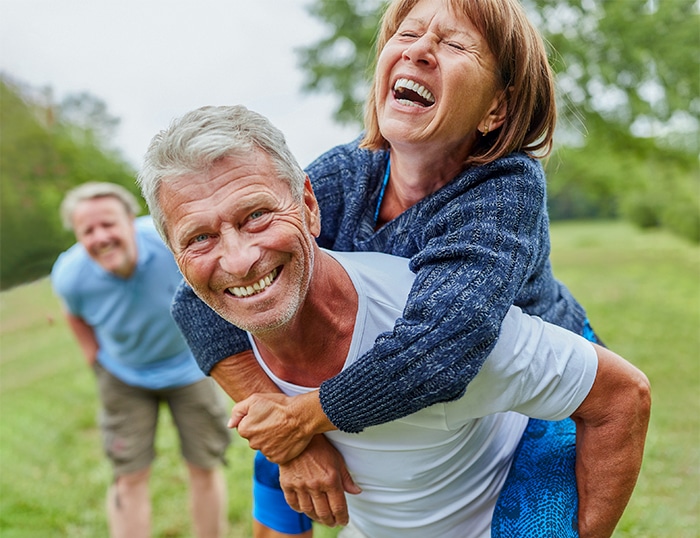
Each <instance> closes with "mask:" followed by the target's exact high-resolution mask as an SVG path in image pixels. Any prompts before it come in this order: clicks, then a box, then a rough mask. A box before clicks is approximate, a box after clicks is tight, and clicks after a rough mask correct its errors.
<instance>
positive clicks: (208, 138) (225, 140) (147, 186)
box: [137, 105, 306, 245]
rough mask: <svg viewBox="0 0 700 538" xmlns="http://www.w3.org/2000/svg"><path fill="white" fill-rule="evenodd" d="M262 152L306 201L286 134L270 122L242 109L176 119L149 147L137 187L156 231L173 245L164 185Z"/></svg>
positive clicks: (201, 112)
mask: <svg viewBox="0 0 700 538" xmlns="http://www.w3.org/2000/svg"><path fill="white" fill-rule="evenodd" d="M257 149H259V150H262V151H264V152H265V153H266V154H267V155H268V156H269V157H270V159H271V160H272V163H273V165H274V167H275V169H276V171H277V172H278V175H279V177H278V178H276V179H281V180H283V181H287V182H288V184H289V186H290V189H291V192H292V195H294V197H295V198H296V199H299V200H301V199H303V195H304V181H305V179H306V175H305V174H304V171H303V170H302V168H301V167H300V166H299V164H298V163H297V160H296V159H295V158H294V155H292V152H291V151H290V150H289V148H288V147H287V143H286V141H285V139H284V135H283V134H282V132H281V131H280V130H279V129H277V128H276V127H275V126H274V125H272V123H270V121H269V120H268V119H267V118H265V117H264V116H262V115H261V114H258V113H257V112H253V111H251V110H248V109H247V108H245V107H244V106H240V105H238V106H206V107H202V108H199V109H197V110H193V111H191V112H188V113H187V114H185V115H184V116H182V117H181V118H179V119H176V120H175V121H174V122H173V123H172V124H171V125H170V127H169V128H168V129H167V130H165V131H161V132H160V133H158V134H157V135H156V136H155V137H153V140H151V143H150V145H149V147H148V150H147V152H146V156H145V157H144V162H143V166H142V168H141V171H140V173H139V175H138V179H137V181H138V184H139V186H140V187H141V192H142V193H143V197H144V198H145V199H146V203H147V204H148V208H149V209H150V212H151V216H152V217H153V222H154V223H155V226H156V228H157V229H158V231H159V232H160V234H161V236H162V237H163V239H164V240H165V242H166V244H168V245H170V241H169V239H168V236H167V232H166V227H165V215H164V214H163V210H162V208H161V205H160V201H159V199H158V193H159V190H160V186H161V184H162V183H163V182H167V181H171V180H173V179H177V178H181V177H183V176H186V175H190V174H192V175H194V174H202V173H206V172H207V171H208V170H209V169H210V168H211V167H212V166H214V165H215V164H217V163H218V162H220V161H221V160H222V159H225V158H227V157H234V158H235V157H242V158H245V157H247V156H249V155H250V154H251V152H253V151H255V150H257Z"/></svg>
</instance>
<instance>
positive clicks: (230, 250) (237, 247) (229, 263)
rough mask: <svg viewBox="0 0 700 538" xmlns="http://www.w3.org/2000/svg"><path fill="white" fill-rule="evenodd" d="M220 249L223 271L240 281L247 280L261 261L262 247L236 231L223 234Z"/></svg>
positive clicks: (220, 263)
mask: <svg viewBox="0 0 700 538" xmlns="http://www.w3.org/2000/svg"><path fill="white" fill-rule="evenodd" d="M219 247H220V249H221V252H220V256H219V265H220V266H221V269H223V270H224V271H226V272H227V273H228V274H230V275H232V276H235V277H237V278H240V279H245V277H246V276H248V275H249V274H250V272H251V269H252V267H253V266H254V265H255V264H256V262H257V261H258V260H259V259H260V252H261V251H260V247H259V246H257V245H256V244H255V243H254V241H252V239H251V238H249V237H244V236H242V235H241V234H239V233H236V232H234V231H227V232H223V233H221V235H220V242H219Z"/></svg>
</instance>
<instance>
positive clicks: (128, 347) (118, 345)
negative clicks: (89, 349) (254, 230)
mask: <svg viewBox="0 0 700 538" xmlns="http://www.w3.org/2000/svg"><path fill="white" fill-rule="evenodd" d="M136 236H137V245H138V262H137V265H136V269H135V270H134V274H133V275H132V276H131V277H130V278H128V279H124V278H121V277H118V276H116V275H114V274H112V273H110V272H108V271H105V270H104V269H103V268H102V267H100V265H98V264H97V263H95V262H94V261H93V260H92V259H91V258H90V256H88V254H87V252H86V251H85V249H84V248H83V246H82V245H81V244H80V243H76V244H75V245H73V246H72V247H71V248H69V249H68V250H67V251H66V252H64V253H63V254H61V255H60V256H59V257H58V259H57V260H56V263H55V264H54V266H53V270H52V272H51V283H52V285H53V288H54V291H55V292H56V293H57V294H58V296H59V297H60V298H61V300H62V301H63V303H64V305H65V307H66V308H67V310H68V311H69V312H70V313H71V314H73V315H75V316H78V317H80V318H82V319H83V320H85V322H87V324H88V325H90V326H91V327H92V328H93V329H94V331H95V335H96V336H97V340H98V342H99V348H100V349H99V352H98V356H97V360H98V361H99V362H100V364H102V366H104V368H105V369H106V370H108V371H109V372H111V373H112V374H114V375H115V376H116V377H118V378H119V379H121V380H122V381H124V382H125V383H127V384H129V385H135V386H139V387H145V388H149V389H162V388H170V387H179V386H183V385H189V384H191V383H194V382H196V381H199V380H200V379H202V378H203V377H204V374H203V373H202V371H201V370H200V369H199V367H198V366H197V363H196V362H195V360H194V357H193V356H192V353H191V352H190V350H189V348H188V347H187V344H186V343H185V340H184V338H183V337H182V335H181V334H180V331H179V330H178V328H177V325H176V324H175V322H174V321H173V318H172V316H171V315H170V303H171V302H172V298H173V295H174V293H175V289H176V288H177V286H178V285H179V283H180V281H181V280H182V275H181V274H180V271H179V270H178V267H177V265H176V263H175V260H174V259H173V255H172V253H171V252H170V251H169V250H168V248H167V247H166V246H165V244H164V243H163V242H162V240H161V238H160V236H159V235H158V232H157V231H156V230H155V228H154V226H153V222H152V220H151V218H150V217H139V218H138V219H136Z"/></svg>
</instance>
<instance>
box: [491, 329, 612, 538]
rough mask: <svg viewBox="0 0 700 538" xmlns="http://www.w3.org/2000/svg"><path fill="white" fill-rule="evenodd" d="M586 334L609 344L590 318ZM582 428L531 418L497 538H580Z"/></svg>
mask: <svg viewBox="0 0 700 538" xmlns="http://www.w3.org/2000/svg"><path fill="white" fill-rule="evenodd" d="M582 335H583V337H584V338H586V339H587V340H590V341H591V342H595V343H597V344H601V345H603V343H602V342H601V341H600V339H599V338H598V337H597V336H596V334H595V332H594V331H593V329H592V328H591V326H590V324H589V323H588V320H586V323H585V325H584V328H583V332H582ZM575 473H576V425H575V424H574V421H573V420H571V419H570V418H568V419H566V420H562V421H559V422H548V421H545V420H536V419H532V418H531V419H530V421H529V422H528V425H527V428H526V429H525V433H523V437H522V439H521V440H520V444H518V448H517V449H516V451H515V455H514V460H513V466H512V467H511V469H510V472H509V473H508V478H507V479H506V483H505V484H504V485H503V490H502V491H501V494H500V496H499V497H498V502H497V503H496V509H495V511H494V513H493V520H492V522H491V538H520V537H527V538H578V491H577V489H576V474H575Z"/></svg>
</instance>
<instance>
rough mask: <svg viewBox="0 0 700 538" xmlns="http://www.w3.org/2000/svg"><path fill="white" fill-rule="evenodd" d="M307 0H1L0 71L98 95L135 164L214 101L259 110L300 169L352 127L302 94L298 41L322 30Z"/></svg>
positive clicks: (318, 98)
mask: <svg viewBox="0 0 700 538" xmlns="http://www.w3.org/2000/svg"><path fill="white" fill-rule="evenodd" d="M309 1H310V0H191V1H185V0H0V71H3V72H4V73H6V74H8V75H10V76H11V77H12V78H14V79H17V80H19V81H20V82H24V83H27V84H29V85H31V86H34V87H43V86H51V87H52V88H53V90H54V95H55V100H56V101H60V99H62V98H63V97H64V96H65V95H66V94H67V93H80V92H83V91H88V92H90V93H91V94H93V95H95V96H96V97H98V98H100V99H102V100H103V101H105V102H106V103H107V106H108V109H109V112H110V113H111V114H112V115H114V116H117V117H118V118H120V120H121V123H120V126H119V128H118V131H117V137H116V140H115V144H114V145H115V146H116V147H117V148H119V149H121V151H122V152H123V154H124V156H125V157H126V158H127V159H128V160H129V161H130V162H131V163H132V164H133V165H134V166H138V165H139V164H140V161H141V157H142V155H143V153H144V151H145V149H146V147H147V145H148V142H149V141H150V139H151V137H152V136H153V135H154V134H155V133H156V132H157V131H159V130H161V129H163V128H165V127H167V125H168V124H169V123H170V121H171V120H172V119H173V118H175V117H177V116H180V115H182V114H183V113H185V112H187V111H188V110H191V109H193V108H197V107H199V106H203V105H222V104H243V105H245V106H247V107H248V108H250V109H252V110H255V111H257V112H260V113H262V114H264V115H266V116H267V117H268V118H270V119H271V120H272V121H273V123H275V125H277V126H278V127H279V128H280V129H282V131H283V132H284V133H285V135H286V136H287V141H288V142H289V145H290V147H291V148H292V151H294V152H295V154H296V156H297V158H298V159H299V162H300V164H301V165H302V166H306V165H307V164H308V163H309V162H310V161H311V160H312V159H313V158H314V157H316V156H318V155H319V154H320V153H322V152H323V151H324V150H326V149H329V148H330V147H331V146H332V145H335V144H338V143H343V142H346V141H349V140H351V139H352V138H354V136H356V134H357V133H358V129H357V128H356V127H344V128H343V127H340V126H338V125H336V124H334V123H333V121H332V120H331V111H332V107H333V97H331V96H328V95H323V94H310V95H302V94H301V84H302V80H303V79H302V74H301V72H300V70H299V67H298V56H297V54H296V53H295V49H297V48H298V47H300V46H303V45H308V44H311V43H312V42H314V41H316V40H317V39H318V38H319V37H320V36H322V35H323V33H324V29H323V27H322V26H321V25H320V23H319V22H318V21H316V20H315V19H312V18H311V17H310V16H309V15H308V14H307V12H306V9H305V6H306V5H307V4H308V3H309Z"/></svg>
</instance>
